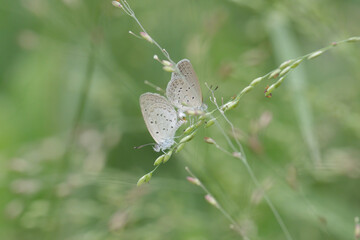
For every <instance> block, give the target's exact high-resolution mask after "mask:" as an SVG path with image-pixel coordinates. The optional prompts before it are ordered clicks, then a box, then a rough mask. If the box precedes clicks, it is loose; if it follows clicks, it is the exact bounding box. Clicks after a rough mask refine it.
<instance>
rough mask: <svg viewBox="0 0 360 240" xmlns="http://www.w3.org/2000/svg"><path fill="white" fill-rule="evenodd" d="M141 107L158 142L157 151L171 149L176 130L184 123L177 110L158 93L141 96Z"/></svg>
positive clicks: (147, 123)
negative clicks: (179, 118)
mask: <svg viewBox="0 0 360 240" xmlns="http://www.w3.org/2000/svg"><path fill="white" fill-rule="evenodd" d="M140 108H141V113H142V115H143V118H144V121H145V124H146V127H147V129H148V131H149V133H150V135H151V136H152V137H153V139H154V140H155V142H156V145H155V147H154V150H155V151H156V152H159V151H164V150H166V149H169V148H170V147H171V146H172V145H173V144H174V143H175V141H174V137H175V133H176V130H177V129H178V128H179V127H180V126H181V125H182V124H183V121H182V120H180V121H179V120H178V116H177V112H176V110H175V108H174V107H173V105H172V104H171V103H170V102H169V100H167V99H166V98H165V97H163V96H161V95H159V94H156V93H144V94H142V95H141V96H140Z"/></svg>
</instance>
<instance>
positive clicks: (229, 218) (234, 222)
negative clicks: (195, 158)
mask: <svg viewBox="0 0 360 240" xmlns="http://www.w3.org/2000/svg"><path fill="white" fill-rule="evenodd" d="M228 154H230V155H231V153H229V152H228ZM185 170H186V171H187V172H188V173H189V174H190V176H191V177H193V178H195V179H197V180H198V185H199V187H200V188H202V189H203V190H204V192H205V193H206V194H208V195H210V196H212V197H213V198H214V199H215V200H216V203H217V204H216V208H218V209H219V210H220V212H221V213H222V214H223V215H224V216H225V217H226V218H227V219H228V220H229V221H230V222H231V224H232V226H233V227H234V229H236V230H237V231H238V232H239V233H240V234H241V236H242V237H243V238H244V239H245V240H249V238H248V237H247V236H245V234H244V232H243V230H242V229H241V227H240V226H239V224H238V223H237V222H236V221H235V219H234V218H233V217H231V215H230V214H229V213H228V212H227V211H226V210H225V209H224V208H223V207H222V206H221V204H220V203H219V201H217V199H216V198H215V197H214V195H213V194H212V193H211V192H210V191H209V190H208V189H207V187H205V185H204V184H203V183H202V182H201V181H200V179H199V178H198V177H197V176H196V175H195V174H194V173H193V172H192V171H191V170H190V168H189V167H185Z"/></svg>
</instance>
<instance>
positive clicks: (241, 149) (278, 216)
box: [209, 88, 292, 240]
mask: <svg viewBox="0 0 360 240" xmlns="http://www.w3.org/2000/svg"><path fill="white" fill-rule="evenodd" d="M209 89H210V88H209ZM210 91H211V94H212V98H211V102H213V103H214V105H215V106H216V108H217V109H218V111H219V112H220V114H221V115H222V116H223V118H224V119H225V121H226V122H227V123H228V124H229V125H230V127H231V131H232V134H233V136H234V139H235V142H236V144H237V145H238V147H239V150H240V153H241V154H240V155H234V154H231V153H229V152H228V151H226V150H223V149H222V148H219V147H217V148H218V149H220V150H222V151H223V152H225V153H226V154H230V155H231V156H233V157H235V158H239V159H240V160H241V161H242V162H243V164H244V165H245V167H246V170H247V171H248V173H249V175H250V177H251V179H252V181H253V182H254V184H255V186H256V187H257V188H262V187H261V185H260V183H259V181H258V179H257V178H256V176H255V174H254V172H253V170H252V169H251V167H250V165H249V163H248V161H247V158H246V154H245V151H244V149H243V147H242V144H241V143H240V141H239V140H238V139H237V137H236V132H235V127H234V124H233V123H232V122H231V121H230V120H229V118H228V117H227V116H226V115H225V113H224V111H223V110H222V109H221V108H220V107H219V105H218V104H217V101H216V97H215V94H214V91H213V90H211V89H210ZM216 126H217V127H218V128H219V130H220V131H221V133H222V134H223V135H224V137H225V139H226V140H227V141H228V142H229V143H230V146H231V147H232V149H233V150H234V152H237V151H239V150H237V149H236V148H235V147H234V145H233V144H232V142H231V140H230V139H229V136H228V135H227V134H226V133H225V131H224V130H223V128H222V127H221V125H220V124H219V123H218V122H216ZM263 192H264V199H265V201H266V203H267V204H268V206H269V207H270V209H271V211H272V212H273V214H274V216H275V218H276V220H277V222H278V223H279V225H280V227H281V229H282V231H283V232H284V234H285V236H286V238H287V239H288V240H292V237H291V235H290V232H289V230H288V229H287V227H286V225H285V223H284V221H283V220H282V218H281V216H280V214H279V212H278V211H277V209H276V208H275V206H274V204H273V203H272V201H271V200H270V198H269V197H268V195H267V194H266V192H265V191H263Z"/></svg>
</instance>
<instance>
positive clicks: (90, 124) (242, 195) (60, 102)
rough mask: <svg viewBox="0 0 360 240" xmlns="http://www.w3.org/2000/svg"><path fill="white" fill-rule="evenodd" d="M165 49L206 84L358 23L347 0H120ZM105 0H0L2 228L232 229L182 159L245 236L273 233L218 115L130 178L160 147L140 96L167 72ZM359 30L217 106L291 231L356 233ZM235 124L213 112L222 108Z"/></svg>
mask: <svg viewBox="0 0 360 240" xmlns="http://www.w3.org/2000/svg"><path fill="white" fill-rule="evenodd" d="M129 3H130V5H131V6H132V8H133V10H134V11H135V13H136V14H137V17H138V18H139V20H140V21H141V22H142V23H143V25H144V27H145V28H146V29H147V30H148V32H149V33H150V35H151V36H152V37H153V38H155V39H156V40H157V41H158V42H159V43H160V44H161V45H162V46H163V47H165V48H166V49H167V50H168V52H169V53H170V55H171V56H172V58H173V59H174V60H175V61H178V60H180V59H182V58H188V59H190V60H191V62H192V64H193V66H194V68H195V70H196V72H197V74H198V76H199V79H200V83H201V86H202V89H203V95H204V101H205V102H206V103H207V104H208V106H209V109H213V108H214V107H213V106H212V105H211V104H210V101H209V91H207V89H206V87H205V85H204V83H205V82H207V83H209V84H212V85H217V86H219V89H218V90H217V91H216V96H217V97H218V99H221V97H223V98H224V99H225V100H227V99H229V98H230V97H231V96H233V95H235V94H236V93H238V92H239V91H240V90H241V89H243V88H244V87H245V86H247V84H249V83H250V81H251V80H252V79H254V78H256V77H259V76H262V75H264V74H266V73H267V72H269V71H271V70H272V69H274V68H276V67H277V66H278V64H280V63H281V62H283V61H284V60H287V59H291V58H294V57H298V56H301V55H304V54H306V53H308V52H311V51H314V50H316V49H318V48H321V47H323V46H326V45H328V44H330V43H331V42H333V41H338V40H342V39H345V38H348V37H351V36H354V35H359V33H360V31H359V23H360V14H359V13H360V1H359V0H272V1H264V0H251V1H248V0H232V1H230V0H229V1H225V0H217V1H215V0H198V1H190V0H182V1H181V0H172V1H164V0H146V1H141V0H130V1H129ZM129 30H131V31H133V32H135V33H138V32H139V31H140V30H139V28H138V26H137V25H136V23H135V22H134V21H133V19H131V18H130V17H128V16H127V15H126V14H125V13H124V12H122V11H121V10H119V9H117V8H114V7H113V6H112V5H111V1H104V0H86V1H85V0H21V1H18V0H15V1H7V0H2V1H0V49H1V53H0V188H1V189H0V210H1V214H0V216H1V217H0V239H7V240H13V239H19V240H27V239H62V240H63V239H66V240H97V239H101V240H104V239H110V240H111V239H191V240H202V239H240V238H241V237H240V236H239V234H238V233H237V232H235V231H233V230H231V229H230V228H229V222H228V221H227V220H226V219H225V218H224V216H223V215H221V213H220V212H219V211H218V210H217V209H215V208H214V207H212V206H211V205H209V204H208V203H206V201H205V200H204V193H203V192H202V191H201V189H199V188H197V187H196V186H194V185H191V184H190V183H188V182H187V181H186V179H185V178H186V176H187V174H186V172H185V170H184V166H189V167H190V168H191V169H192V171H193V172H194V173H196V175H198V177H199V178H200V179H201V180H202V181H203V182H204V184H205V185H206V186H207V187H208V188H209V189H210V191H211V192H212V193H213V194H214V196H215V197H216V198H217V199H218V200H219V202H220V203H221V204H222V205H223V206H224V208H225V209H226V210H227V211H228V212H229V213H230V214H231V215H232V216H233V217H234V218H235V219H236V220H237V222H238V223H239V224H240V225H241V226H242V228H243V230H244V232H245V233H246V235H247V236H248V237H249V238H250V239H285V237H284V234H283V233H282V231H281V228H280V227H279V224H278V223H277V222H276V220H275V218H274V216H273V214H272V213H271V211H270V209H269V207H268V206H267V204H266V203H265V202H264V201H263V198H262V195H263V194H262V192H261V190H260V189H257V188H256V187H255V186H254V184H253V183H252V181H251V179H250V177H249V175H248V173H247V172H246V170H245V168H244V166H243V165H242V163H241V162H240V161H238V160H235V159H232V158H230V157H227V156H225V155H224V154H223V153H222V152H220V151H219V150H217V149H216V148H215V147H214V146H212V145H206V144H205V143H204V142H203V137H204V136H209V137H212V138H214V139H215V140H216V141H217V142H218V143H219V144H220V145H222V146H224V147H227V145H226V141H225V140H224V138H223V137H222V136H221V134H220V133H219V131H218V130H217V129H216V128H215V127H212V128H209V129H202V130H201V131H200V132H199V133H198V134H197V137H196V138H195V139H194V140H193V141H192V142H191V144H187V145H186V147H185V149H184V150H183V151H182V152H180V153H179V154H177V155H176V156H174V157H172V158H171V159H170V161H169V162H168V163H167V164H166V165H164V166H162V167H161V168H160V169H159V171H158V172H157V173H156V174H155V175H154V176H153V179H152V180H151V183H150V184H146V185H145V186H142V187H140V188H137V187H136V182H137V180H138V178H139V177H141V176H142V175H144V174H145V173H147V172H149V171H150V170H152V168H153V166H152V164H153V161H154V160H155V159H156V157H157V156H158V155H159V154H158V153H155V152H153V151H152V149H151V147H147V148H142V149H139V150H134V149H133V147H134V146H138V145H141V144H144V143H150V142H153V140H152V138H151V136H150V134H149V133H148V132H147V130H146V127H145V124H144V122H143V119H142V116H141V112H140V108H139V103H138V99H139V96H140V94H142V93H144V92H147V91H151V92H154V91H155V90H154V89H152V88H151V87H149V86H147V85H145V84H144V80H149V81H151V82H152V83H154V84H156V85H159V86H160V87H162V88H165V87H166V84H167V82H168V80H169V79H170V74H169V73H167V72H164V71H163V70H162V69H161V66H160V64H159V63H158V62H156V61H154V60H153V55H154V54H158V55H159V56H160V53H159V51H158V49H157V48H156V47H155V46H154V45H151V44H149V43H148V42H146V41H144V40H141V39H136V38H135V37H133V36H131V35H130V34H128V31H129ZM359 66H360V45H359V44H347V45H342V46H339V47H338V48H334V49H333V50H331V51H330V52H329V53H326V54H324V55H323V56H321V57H319V58H316V59H314V60H312V61H308V62H306V63H305V64H304V65H302V66H301V67H299V68H298V69H296V71H295V72H293V73H291V75H290V77H289V78H288V79H286V81H285V82H284V83H283V85H282V86H281V87H280V88H278V89H277V90H276V91H275V92H274V94H273V97H272V98H270V99H268V98H265V97H264V94H263V92H264V89H265V87H266V85H271V84H272V83H273V82H274V80H267V81H268V82H267V83H264V84H261V85H260V86H258V87H257V88H255V89H254V90H253V91H252V92H250V93H249V94H247V95H245V96H244V97H243V98H242V100H241V102H240V105H239V106H238V107H237V108H236V109H235V110H233V111H231V112H229V114H228V116H229V118H230V119H231V121H233V123H234V124H235V126H236V127H237V135H236V136H235V137H237V138H239V139H240V141H241V142H242V143H243V145H244V147H245V152H246V153H247V155H248V160H249V163H250V165H251V167H252V168H253V169H254V172H255V174H256V175H257V177H258V178H259V181H260V183H261V184H262V186H263V188H264V189H266V191H267V194H268V195H269V196H270V198H271V199H272V200H273V202H274V205H275V206H276V207H277V209H278V210H279V212H280V214H281V216H282V217H283V219H284V221H285V224H286V225H287V226H288V228H289V231H290V233H291V234H292V236H293V238H294V239H296V240H300V239H304V240H305V239H306V240H308V239H328V240H332V239H342V240H343V239H354V217H355V216H359V215H360V191H359V189H360V187H359V186H360V180H359V178H360V159H359V158H360V149H359V147H360V111H359V109H360V94H359V89H360V81H359V80H360V68H359ZM221 123H222V125H223V128H224V129H225V131H226V132H227V133H228V134H229V136H231V134H230V129H229V127H228V126H227V125H226V123H225V122H221Z"/></svg>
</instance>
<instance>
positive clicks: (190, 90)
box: [166, 59, 207, 116]
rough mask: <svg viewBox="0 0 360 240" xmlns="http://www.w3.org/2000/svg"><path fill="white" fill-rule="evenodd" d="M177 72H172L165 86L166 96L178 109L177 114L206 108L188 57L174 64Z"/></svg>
mask: <svg viewBox="0 0 360 240" xmlns="http://www.w3.org/2000/svg"><path fill="white" fill-rule="evenodd" d="M176 67H177V69H178V70H179V72H180V74H179V73H178V72H173V73H172V75H171V80H170V82H169V83H168V85H167V87H166V96H167V98H168V99H169V101H170V102H171V103H172V104H173V105H174V106H175V107H176V108H178V109H179V112H180V113H179V116H181V115H182V113H183V112H185V111H187V110H206V108H207V106H206V105H205V104H203V99H202V93H201V88H200V83H199V80H198V77H197V76H196V73H195V70H194V68H193V66H192V65H191V63H190V61H189V60H188V59H183V60H181V61H179V62H178V63H177V64H176Z"/></svg>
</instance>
